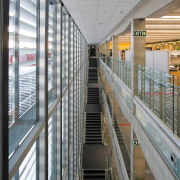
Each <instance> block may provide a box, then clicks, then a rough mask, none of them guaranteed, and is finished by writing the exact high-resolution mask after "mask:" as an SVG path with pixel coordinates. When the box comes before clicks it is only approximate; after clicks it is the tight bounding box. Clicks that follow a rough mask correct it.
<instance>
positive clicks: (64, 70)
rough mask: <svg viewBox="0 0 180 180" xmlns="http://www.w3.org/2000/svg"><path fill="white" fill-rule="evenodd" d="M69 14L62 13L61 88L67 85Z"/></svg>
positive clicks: (64, 11)
mask: <svg viewBox="0 0 180 180" xmlns="http://www.w3.org/2000/svg"><path fill="white" fill-rule="evenodd" d="M68 38H69V14H68V13H67V11H66V10H65V9H64V8H63V11H62V88H64V87H65V86H67V85H68V41H69V39H68Z"/></svg>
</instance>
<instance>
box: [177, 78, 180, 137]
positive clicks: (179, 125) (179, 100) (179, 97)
mask: <svg viewBox="0 0 180 180" xmlns="http://www.w3.org/2000/svg"><path fill="white" fill-rule="evenodd" d="M178 78H179V80H180V77H178ZM177 93H178V94H177V107H176V108H177V110H176V111H177V112H178V110H179V109H180V87H177ZM177 136H178V137H180V116H179V115H178V114H177Z"/></svg>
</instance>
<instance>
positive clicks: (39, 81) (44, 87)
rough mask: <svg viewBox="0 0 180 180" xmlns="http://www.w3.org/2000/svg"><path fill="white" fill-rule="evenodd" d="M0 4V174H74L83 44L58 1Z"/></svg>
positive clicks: (78, 167)
mask: <svg viewBox="0 0 180 180" xmlns="http://www.w3.org/2000/svg"><path fill="white" fill-rule="evenodd" d="M0 3H1V6H0V10H1V11H0V17H1V19H0V28H1V30H0V33H1V38H2V37H3V39H1V42H2V43H1V45H0V69H1V71H0V72H1V73H0V79H1V84H0V89H1V90H0V128H1V139H0V142H1V148H0V157H1V159H2V161H1V164H0V168H1V169H0V176H1V177H0V179H13V180H18V179H22V180H24V179H33V180H34V179H40V180H41V179H50V180H54V179H63V180H64V179H78V177H79V175H80V171H81V155H82V145H83V141H84V139H83V138H84V137H83V134H84V133H83V123H84V115H83V114H84V108H85V93H86V87H87V86H86V85H87V76H86V74H87V73H86V71H87V66H88V60H87V52H88V50H87V49H88V45H87V42H86V40H85V38H84V37H83V35H82V34H81V32H80V30H79V29H78V27H77V26H76V24H75V23H74V21H73V19H72V17H71V16H70V14H69V13H68V11H67V10H66V8H65V7H64V5H63V4H62V3H61V2H60V1H57V0H41V1H40V0H9V1H5V0H0Z"/></svg>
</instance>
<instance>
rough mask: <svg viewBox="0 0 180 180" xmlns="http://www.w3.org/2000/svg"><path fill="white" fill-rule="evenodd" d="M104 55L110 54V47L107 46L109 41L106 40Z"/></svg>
mask: <svg viewBox="0 0 180 180" xmlns="http://www.w3.org/2000/svg"><path fill="white" fill-rule="evenodd" d="M105 43H106V57H109V56H110V48H109V45H110V41H106V42H105Z"/></svg>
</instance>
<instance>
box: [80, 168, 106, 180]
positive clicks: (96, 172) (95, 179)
mask: <svg viewBox="0 0 180 180" xmlns="http://www.w3.org/2000/svg"><path fill="white" fill-rule="evenodd" d="M83 177H84V180H102V179H103V180H104V179H105V170H104V169H85V170H84V176H83Z"/></svg>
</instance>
